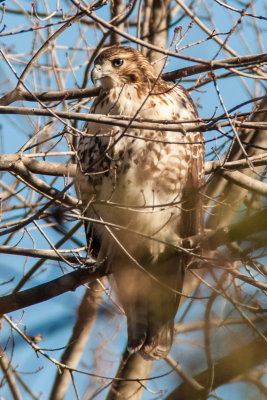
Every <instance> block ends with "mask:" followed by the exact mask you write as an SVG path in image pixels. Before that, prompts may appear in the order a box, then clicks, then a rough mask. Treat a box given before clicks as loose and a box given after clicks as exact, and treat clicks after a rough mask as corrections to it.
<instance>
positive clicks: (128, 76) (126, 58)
mask: <svg viewBox="0 0 267 400" xmlns="http://www.w3.org/2000/svg"><path fill="white" fill-rule="evenodd" d="M156 78H157V75H156V72H155V70H154V69H153V67H152V65H151V64H150V62H149V61H148V60H147V58H146V57H145V56H143V55H142V54H141V53H140V52H139V51H138V50H135V49H133V48H132V47H121V46H113V47H110V48H108V49H107V50H104V51H102V52H101V53H100V54H99V55H98V56H97V57H96V59H95V65H94V68H93V71H92V81H93V83H94V84H95V83H96V81H98V80H99V81H100V82H101V85H102V87H103V88H104V89H110V88H112V87H118V86H123V85H124V84H131V83H142V82H145V83H146V84H148V83H149V82H151V83H152V82H154V81H155V79H156Z"/></svg>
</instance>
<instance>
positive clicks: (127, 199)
mask: <svg viewBox="0 0 267 400" xmlns="http://www.w3.org/2000/svg"><path fill="white" fill-rule="evenodd" d="M177 94H179V96H180V97H178V96H177ZM183 99H184V100H185V101H186V100H187V99H186V97H185V94H184V93H183V92H182V90H180V89H179V87H175V88H173V89H172V90H171V91H170V93H164V94H163V95H150V96H149V97H147V94H146V93H144V94H143V95H141V94H140V93H138V87H137V86H134V85H125V86H124V87H123V89H121V88H114V89H111V90H109V92H108V93H107V94H106V95H105V96H104V97H103V99H102V100H101V101H96V103H95V104H94V105H93V107H92V110H91V111H92V112H93V113H96V114H103V115H121V116H124V117H125V116H128V117H133V116H135V115H136V117H137V118H143V119H153V120H159V121H163V120H169V121H170V120H172V121H173V120H180V119H184V120H186V119H189V118H191V119H192V118H193V117H194V114H193V109H192V111H191V110H188V109H187V108H185V107H184V105H183V103H184V102H185V101H184V102H183ZM140 108H141V109H140ZM139 109H140V110H139ZM138 110H139V112H138ZM190 111H191V112H190ZM96 137H97V138H98V140H99V141H100V142H102V147H101V146H99V145H98V144H97V145H96V143H95V142H96ZM189 140H190V134H187V135H185V134H183V133H181V132H168V131H158V130H157V131H149V130H141V131H140V130H137V129H134V128H131V126H129V128H126V129H125V128H121V127H118V126H114V127H112V128H110V127H109V126H108V125H106V124H98V123H90V125H89V126H88V128H87V135H85V136H84V137H82V138H81V139H80V143H79V148H78V157H79V159H80V160H83V161H82V162H81V164H82V169H83V170H84V171H85V172H87V171H88V167H89V168H90V165H91V166H92V167H91V168H92V170H93V171H94V172H93V173H92V174H90V171H88V173H87V174H88V175H87V176H83V177H81V179H82V180H83V183H82V182H80V185H81V184H82V186H85V187H86V189H85V190H82V192H81V193H82V199H83V202H84V203H86V202H90V201H92V196H94V195H96V197H95V199H94V209H95V211H97V214H98V215H99V217H101V218H102V220H103V221H105V222H109V223H114V224H116V225H122V226H123V227H126V228H128V229H131V230H135V231H137V232H140V233H143V234H145V235H151V236H152V237H153V238H154V239H155V238H157V239H160V240H161V241H167V242H171V243H172V244H175V243H176V244H177V240H178V234H179V230H178V227H179V223H178V222H179V216H180V208H181V204H179V202H180V200H181V196H182V191H183V189H184V186H185V184H186V182H187V176H188V170H189V168H190V159H191V157H190V147H189V146H190V145H189V144H188V145H186V144H183V143H188V142H189ZM108 146H109V148H110V150H109V151H108ZM104 151H107V152H106V155H105V157H104V159H102V162H101V161H100V162H98V160H101V157H103V152H104ZM101 164H102V167H101V166H100V165H101ZM107 171H108V172H107ZM99 201H102V202H103V204H99ZM93 214H95V213H93ZM94 216H95V217H96V214H95V215H94ZM96 229H97V230H99V231H100V232H99V233H100V235H101V236H103V235H104V236H105V240H107V241H111V242H112V246H113V247H114V239H113V238H112V237H111V236H110V234H109V233H107V230H106V229H105V228H104V227H103V226H102V225H99V226H98V227H96ZM115 235H116V233H115ZM119 236H122V237H123V238H124V240H123V242H125V241H127V242H128V239H127V230H124V231H123V232H121V235H119ZM120 240H121V238H120ZM139 241H144V238H143V237H140V236H138V235H137V236H136V237H135V242H136V244H137V245H138V242H139ZM131 247H132V246H131ZM134 247H135V246H134V245H133V250H134ZM164 247H165V246H163V245H162V243H161V244H160V243H159V242H156V241H154V240H153V241H150V244H149V248H150V249H151V250H152V249H153V253H154V254H153V256H154V257H155V256H157V255H158V254H157V253H158V252H160V251H162V250H163V249H164ZM127 248H128V250H129V245H127Z"/></svg>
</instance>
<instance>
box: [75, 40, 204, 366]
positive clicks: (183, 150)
mask: <svg viewBox="0 0 267 400" xmlns="http://www.w3.org/2000/svg"><path fill="white" fill-rule="evenodd" d="M92 79H93V81H94V82H98V81H99V82H100V83H101V85H102V88H101V91H100V94H99V96H98V97H97V98H96V99H95V101H94V103H93V105H92V108H91V113H95V114H103V116H106V115H111V116H112V115H116V116H122V117H129V119H128V121H131V122H129V124H128V126H126V127H124V128H123V127H119V126H117V125H116V123H115V119H114V125H113V126H112V127H111V126H110V125H106V124H105V123H104V121H102V122H101V123H97V122H94V123H92V122H91V123H88V124H87V125H86V128H85V132H84V134H83V135H82V136H81V138H80V141H79V145H78V151H77V154H78V160H77V163H78V169H77V170H78V172H77V177H76V190H77V194H78V196H79V197H80V198H81V200H82V203H83V213H84V215H85V216H86V217H88V218H90V222H89V221H87V229H86V233H87V241H88V243H90V245H91V248H92V249H93V250H97V251H96V252H97V259H98V261H103V260H105V262H106V265H107V272H108V273H111V274H112V275H111V276H112V277H111V284H112V285H113V286H114V288H115V291H116V294H117V297H118V299H119V300H120V302H121V304H122V306H123V308H124V310H125V314H126V317H127V324H128V347H129V350H130V351H132V352H139V353H140V354H141V355H142V356H143V357H144V358H145V359H160V358H164V357H166V355H167V354H168V352H169V350H170V347H171V345H172V340H173V326H174V318H175V314H176V312H177V308H178V304H179V298H180V296H179V293H180V292H181V290H182V283H183V277H184V272H185V269H186V266H187V264H188V263H189V261H190V258H189V256H188V255H187V254H185V253H183V252H180V251H178V250H177V249H176V248H175V245H177V243H179V239H180V238H181V237H187V236H191V235H194V234H199V233H201V230H202V207H201V195H200V189H201V187H202V185H203V180H204V144H203V139H202V135H201V133H199V132H195V131H194V132H193V131H192V132H190V129H192V128H195V127H196V126H197V124H196V122H193V121H192V122H190V120H195V119H196V118H197V112H196V109H195V107H194V104H193V103H192V100H191V99H190V97H189V95H188V93H187V92H186V90H185V89H183V88H182V87H181V86H177V85H171V84H169V83H166V82H164V81H163V80H162V79H161V78H160V77H159V76H157V75H156V73H155V71H154V69H153V67H152V65H151V64H150V63H149V62H148V60H147V59H146V58H145V57H144V56H143V55H142V54H141V53H139V52H138V51H137V50H135V49H133V48H130V47H120V46H113V47H111V48H108V49H107V50H104V51H102V52H101V53H100V54H99V55H98V57H97V58H96V60H95V65H94V69H93V72H92ZM133 117H134V118H135V117H136V118H143V119H150V120H153V121H162V120H165V121H166V120H168V121H173V122H176V121H177V131H173V130H172V131H168V130H167V124H166V127H164V128H161V129H159V128H157V129H153V130H151V129H140V128H139V129H137V128H136V127H135V126H134V121H133ZM184 121H187V123H186V124H183V122H184ZM94 221H95V222H94Z"/></svg>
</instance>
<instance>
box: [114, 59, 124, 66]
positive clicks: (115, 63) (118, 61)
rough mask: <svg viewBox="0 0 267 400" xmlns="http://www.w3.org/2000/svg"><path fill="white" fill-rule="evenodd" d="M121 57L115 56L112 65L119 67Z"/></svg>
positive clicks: (121, 61) (121, 62)
mask: <svg viewBox="0 0 267 400" xmlns="http://www.w3.org/2000/svg"><path fill="white" fill-rule="evenodd" d="M123 62H124V61H123V59H122V58H115V60H113V61H112V65H113V67H120V66H121V65H122V64H123Z"/></svg>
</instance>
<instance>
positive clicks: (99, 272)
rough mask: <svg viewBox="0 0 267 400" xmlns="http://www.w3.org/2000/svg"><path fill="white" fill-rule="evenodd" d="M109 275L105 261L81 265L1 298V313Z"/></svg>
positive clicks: (46, 298) (72, 289)
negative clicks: (55, 277) (92, 265)
mask: <svg viewBox="0 0 267 400" xmlns="http://www.w3.org/2000/svg"><path fill="white" fill-rule="evenodd" d="M105 275H107V271H106V266H105V263H102V264H95V267H81V268H78V269H77V270H75V271H73V272H70V273H69V274H66V275H64V276H61V277H60V278H57V279H54V280H52V281H49V282H46V283H43V284H42V285H38V286H34V287H32V288H30V289H27V290H23V291H22V292H18V293H14V294H10V295H7V296H3V297H1V298H0V314H1V315H2V314H6V313H9V312H12V311H16V310H21V309H22V308H25V307H29V306H32V305H34V304H38V303H41V302H43V301H46V300H49V299H52V298H53V297H56V296H59V295H60V294H63V293H66V292H69V291H74V290H75V289H76V288H77V287H78V286H80V285H83V284H84V283H87V282H93V281H95V280H96V279H98V278H101V277H102V276H105Z"/></svg>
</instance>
